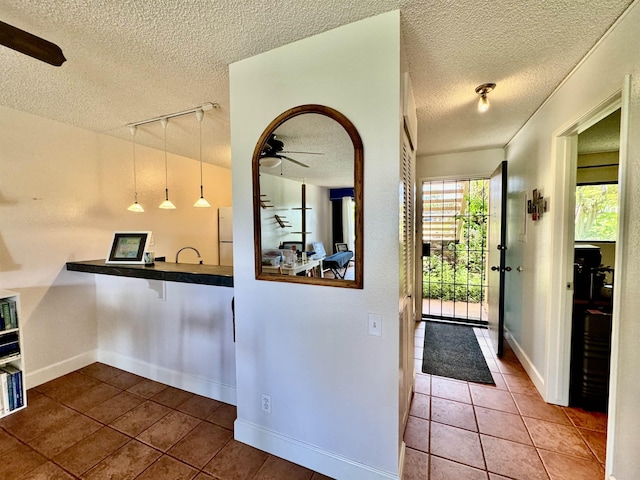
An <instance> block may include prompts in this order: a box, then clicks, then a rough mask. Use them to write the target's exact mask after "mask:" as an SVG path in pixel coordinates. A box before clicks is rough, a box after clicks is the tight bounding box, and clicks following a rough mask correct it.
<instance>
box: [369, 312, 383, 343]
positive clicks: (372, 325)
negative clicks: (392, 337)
mask: <svg viewBox="0 0 640 480" xmlns="http://www.w3.org/2000/svg"><path fill="white" fill-rule="evenodd" d="M369 335H374V336H376V337H381V336H382V315H380V314H377V313H370V314H369Z"/></svg>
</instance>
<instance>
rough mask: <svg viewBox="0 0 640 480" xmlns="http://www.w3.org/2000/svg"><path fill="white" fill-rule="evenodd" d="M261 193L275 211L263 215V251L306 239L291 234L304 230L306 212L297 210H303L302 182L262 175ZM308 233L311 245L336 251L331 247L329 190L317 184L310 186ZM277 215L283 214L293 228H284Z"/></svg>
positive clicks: (308, 240) (307, 193) (307, 212)
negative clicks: (282, 243)
mask: <svg viewBox="0 0 640 480" xmlns="http://www.w3.org/2000/svg"><path fill="white" fill-rule="evenodd" d="M260 184H261V186H260V192H261V194H263V195H266V197H265V198H268V199H269V201H270V205H273V208H266V209H263V210H262V211H261V212H260V213H262V248H263V249H266V248H278V246H279V245H280V242H296V241H300V240H301V239H302V237H301V235H300V234H294V233H291V232H300V231H302V212H301V211H300V210H293V209H294V208H300V207H301V205H302V204H301V202H302V193H301V187H302V182H300V181H296V180H290V179H288V178H284V177H280V176H277V175H266V174H262V175H260ZM306 203H307V208H311V210H307V211H306V212H305V214H306V216H307V217H306V231H307V232H311V234H310V235H307V245H306V246H305V248H308V247H310V245H311V243H312V242H323V243H324V246H325V250H327V252H328V253H327V254H330V253H331V251H332V246H331V238H332V237H331V202H330V201H329V189H327V188H323V187H317V186H315V185H307V186H306ZM274 215H279V216H280V217H286V218H283V220H284V221H286V222H288V223H289V224H290V225H291V227H286V228H281V227H280V225H279V224H278V222H277V221H276V219H275V217H274Z"/></svg>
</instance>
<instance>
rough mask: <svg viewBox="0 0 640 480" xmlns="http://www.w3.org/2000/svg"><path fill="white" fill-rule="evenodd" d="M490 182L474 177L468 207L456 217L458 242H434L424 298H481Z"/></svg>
mask: <svg viewBox="0 0 640 480" xmlns="http://www.w3.org/2000/svg"><path fill="white" fill-rule="evenodd" d="M487 195H488V182H487V181H486V180H472V181H471V182H470V185H469V193H468V194H466V195H465V199H464V201H465V204H466V207H465V211H464V212H463V214H462V215H458V216H457V217H456V218H457V219H458V220H459V223H458V225H459V228H461V231H460V236H459V237H458V238H459V241H458V242H448V243H446V244H445V245H442V244H440V243H437V242H432V248H431V256H430V257H424V259H423V282H422V296H423V298H432V299H440V300H445V301H449V300H456V301H462V302H481V301H483V296H484V284H485V281H484V278H483V275H484V269H483V266H484V262H485V251H486V233H487V218H488V198H487Z"/></svg>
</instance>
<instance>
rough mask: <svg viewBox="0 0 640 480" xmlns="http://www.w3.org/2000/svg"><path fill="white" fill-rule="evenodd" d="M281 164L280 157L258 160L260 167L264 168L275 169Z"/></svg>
mask: <svg viewBox="0 0 640 480" xmlns="http://www.w3.org/2000/svg"><path fill="white" fill-rule="evenodd" d="M281 163H282V159H281V158H280V157H275V156H269V155H266V156H264V157H261V158H260V166H261V167H265V168H275V167H277V166H278V165H280V164H281Z"/></svg>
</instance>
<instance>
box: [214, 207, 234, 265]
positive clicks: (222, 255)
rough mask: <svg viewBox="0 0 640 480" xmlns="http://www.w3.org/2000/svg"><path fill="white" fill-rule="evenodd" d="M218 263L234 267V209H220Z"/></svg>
mask: <svg viewBox="0 0 640 480" xmlns="http://www.w3.org/2000/svg"><path fill="white" fill-rule="evenodd" d="M218 263H219V264H220V265H229V266H233V209H232V208H231V207H220V208H219V209H218Z"/></svg>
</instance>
